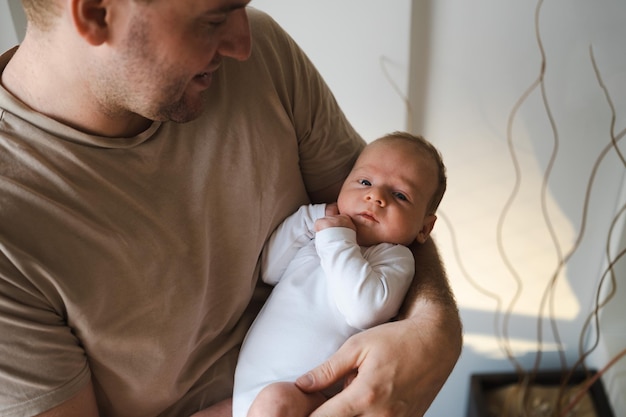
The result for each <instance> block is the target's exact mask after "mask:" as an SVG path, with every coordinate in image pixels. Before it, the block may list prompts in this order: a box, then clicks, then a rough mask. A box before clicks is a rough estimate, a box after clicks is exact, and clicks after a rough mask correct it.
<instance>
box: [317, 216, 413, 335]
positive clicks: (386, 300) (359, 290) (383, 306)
mask: <svg viewBox="0 0 626 417" xmlns="http://www.w3.org/2000/svg"><path fill="white" fill-rule="evenodd" d="M315 245H316V249H317V253H318V255H319V256H320V260H321V265H322V268H323V270H324V272H325V276H326V279H327V280H328V287H329V289H330V293H331V297H332V298H333V300H334V301H335V303H336V305H337V308H338V309H339V311H340V312H341V313H342V314H343V315H344V316H345V318H346V321H347V323H348V324H349V325H350V326H352V327H355V328H357V329H366V328H369V327H372V326H375V325H377V324H381V323H384V322H386V321H388V320H389V319H391V318H393V317H394V316H395V315H396V314H397V313H398V310H399V308H400V306H401V304H402V301H403V300H404V297H405V295H406V292H407V290H408V288H409V286H410V284H411V281H412V279H413V275H414V270H415V262H414V260H413V255H412V254H411V251H410V250H409V249H408V248H407V247H405V246H402V245H393V244H390V243H382V244H379V245H376V246H373V247H370V248H365V249H364V248H361V247H360V246H359V245H358V244H357V243H356V232H355V231H354V230H352V229H349V228H343V227H332V228H328V229H324V230H322V231H320V232H318V233H317V235H316V237H315Z"/></svg>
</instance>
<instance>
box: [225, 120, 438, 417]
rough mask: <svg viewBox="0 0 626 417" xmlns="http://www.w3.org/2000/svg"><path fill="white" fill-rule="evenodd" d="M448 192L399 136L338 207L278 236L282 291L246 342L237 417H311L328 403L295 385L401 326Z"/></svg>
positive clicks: (307, 210)
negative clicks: (391, 324)
mask: <svg viewBox="0 0 626 417" xmlns="http://www.w3.org/2000/svg"><path fill="white" fill-rule="evenodd" d="M445 189H446V174H445V167H444V165H443V162H442V160H441V156H440V154H439V152H438V151H437V150H436V149H435V148H434V147H433V146H432V145H431V144H430V143H429V142H428V141H426V140H425V139H423V138H422V137H419V136H413V135H410V134H408V133H403V132H395V133H392V134H390V135H387V136H384V137H382V138H380V139H378V140H376V141H374V142H372V143H370V144H369V145H368V146H367V147H366V148H365V149H364V150H363V152H362V153H361V155H360V156H359V158H358V160H357V161H356V164H355V166H354V168H353V169H352V171H351V173H350V174H349V176H348V178H347V179H346V181H345V182H344V184H343V186H342V188H341V191H340V193H339V197H338V199H337V203H335V204H329V205H324V204H318V205H307V206H302V207H301V208H300V209H299V210H298V211H297V212H296V213H295V214H293V215H291V216H290V217H288V218H287V219H286V220H285V221H284V222H283V223H282V224H281V225H280V226H279V227H278V228H277V229H276V231H275V232H274V233H273V234H272V236H271V237H270V239H269V241H268V244H267V246H266V248H265V250H264V252H263V255H262V279H263V281H264V282H266V283H268V284H271V285H274V286H275V287H274V289H273V290H272V293H271V295H270V298H269V299H268V301H267V302H266V304H265V305H264V307H263V309H262V310H261V312H260V313H259V315H258V317H257V319H256V320H255V322H254V323H253V324H252V327H251V328H250V330H249V332H248V334H247V336H246V339H245V340H244V343H243V346H242V349H241V353H240V356H239V361H238V365H237V370H236V373H235V387H234V394H233V416H234V417H246V416H248V417H257V416H259V417H261V416H262V417H268V416H290V417H294V416H303V417H305V416H308V415H309V414H310V413H311V412H312V411H313V410H314V409H315V408H317V407H318V406H319V405H320V404H322V403H323V402H324V401H325V400H326V399H327V396H326V395H325V394H323V393H316V394H307V393H304V392H302V391H301V390H299V389H298V387H297V386H296V385H295V384H294V381H295V380H296V379H297V378H298V377H299V376H301V375H302V374H304V373H306V372H307V371H308V370H310V369H311V368H313V367H315V366H317V365H319V364H320V363H322V362H324V361H325V360H326V359H327V358H328V357H329V356H330V355H331V354H333V353H334V352H335V351H336V350H337V349H338V348H339V347H340V346H341V345H342V344H343V343H344V342H345V341H346V340H347V339H348V338H349V337H350V336H351V335H353V334H355V333H357V332H359V331H361V330H363V329H366V328H369V327H372V326H375V325H378V324H381V323H384V322H386V321H388V320H389V319H391V318H393V317H394V316H395V315H396V314H397V312H398V310H399V308H400V305H401V304H402V301H403V299H404V297H405V294H406V291H407V290H408V288H409V286H410V284H411V281H412V278H413V276H414V272H415V271H414V269H415V262H414V259H413V256H412V254H411V251H410V250H409V248H408V247H407V246H410V245H412V244H415V243H418V244H419V243H424V242H425V241H426V240H427V239H428V237H429V235H430V232H431V230H432V229H433V226H434V224H435V220H436V218H437V217H436V216H435V211H436V210H437V207H438V206H439V203H440V201H441V199H442V197H443V194H444V192H445Z"/></svg>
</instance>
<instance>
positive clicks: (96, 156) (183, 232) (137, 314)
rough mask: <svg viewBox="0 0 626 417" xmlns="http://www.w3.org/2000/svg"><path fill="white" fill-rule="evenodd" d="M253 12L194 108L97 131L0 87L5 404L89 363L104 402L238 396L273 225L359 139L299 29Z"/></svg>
mask: <svg viewBox="0 0 626 417" xmlns="http://www.w3.org/2000/svg"><path fill="white" fill-rule="evenodd" d="M249 14H250V22H251V26H252V33H253V51H252V57H251V58H250V59H249V60H248V61H246V62H243V63H242V62H237V61H234V60H227V61H226V62H224V64H223V66H222V68H221V69H220V70H219V72H218V73H217V74H216V77H215V79H214V83H213V85H212V87H211V88H210V89H209V91H208V92H207V105H206V112H205V113H204V114H203V115H202V116H201V117H200V118H199V119H197V120H195V121H193V122H190V123H186V124H176V123H153V124H152V126H151V127H150V128H149V129H148V130H147V131H145V132H143V133H142V134H140V135H138V136H136V137H131V138H116V139H111V138H102V137H95V136H91V135H87V134H85V133H82V132H79V131H76V130H74V129H72V128H69V127H67V126H64V125H63V124H61V123H58V122H56V121H54V120H51V119H49V118H47V117H45V116H43V115H41V114H38V113H34V112H33V111H32V110H30V109H29V108H28V107H27V106H25V105H24V104H23V103H22V102H20V101H19V100H18V99H17V98H15V97H13V96H12V95H10V94H9V93H8V92H7V91H6V90H4V89H3V88H0V415H1V416H25V415H32V414H37V413H39V412H42V411H44V410H47V409H49V408H51V407H53V406H55V405H57V404H60V403H62V402H63V401H65V400H67V399H69V398H70V397H71V396H72V395H73V394H75V393H76V392H77V391H78V390H79V389H80V388H81V387H83V386H84V385H85V384H86V383H87V382H88V381H89V379H90V378H92V379H93V381H94V384H95V390H96V395H97V400H98V404H99V408H100V412H101V414H102V415H103V416H122V415H124V416H156V415H162V416H182V415H188V414H190V413H191V412H194V411H197V410H199V409H202V408H204V407H206V406H207V405H209V404H211V403H213V402H215V401H217V400H220V399H222V398H225V397H227V396H229V395H230V393H231V390H232V378H233V371H234V366H235V362H236V355H237V350H238V348H239V344H240V343H241V341H242V339H243V336H244V334H245V331H246V329H247V327H248V325H249V323H250V321H251V317H250V314H247V315H246V314H244V311H245V310H246V308H247V306H248V303H249V301H250V299H251V297H252V295H253V292H254V288H255V284H256V282H257V276H258V258H259V254H260V253H261V249H262V247H263V244H264V242H265V240H266V239H267V237H268V236H269V234H270V233H271V232H272V230H273V229H274V228H275V227H276V225H278V223H279V222H280V221H281V220H282V219H284V218H285V217H286V216H287V215H289V214H290V213H292V212H293V211H295V210H296V209H297V208H298V207H299V206H300V205H301V204H305V203H307V202H308V197H307V190H308V191H316V190H320V189H323V188H325V187H327V186H330V185H332V184H334V183H336V182H338V181H341V180H342V179H343V178H344V177H345V175H347V173H348V171H349V169H350V167H351V166H352V164H353V162H354V160H355V159H356V156H357V154H358V152H359V151H360V149H361V148H362V146H363V142H362V140H361V139H360V138H359V137H358V135H357V134H356V133H355V132H354V130H353V129H352V128H351V126H350V125H349V124H348V122H347V121H346V120H345V117H344V115H343V114H342V113H341V111H340V110H339V108H338V107H337V104H336V103H335V101H334V99H333V97H332V95H331V93H330V92H329V91H328V89H327V87H326V85H325V84H324V82H323V80H322V79H321V77H320V76H319V75H318V73H317V72H316V71H315V69H314V68H313V66H312V65H311V64H310V62H309V61H308V60H307V58H306V57H305V56H304V54H303V53H302V52H301V51H300V50H299V49H298V48H297V46H296V45H295V44H294V43H293V41H292V40H291V39H290V38H289V37H288V36H287V35H286V34H285V33H284V32H283V31H282V30H281V29H280V28H279V27H278V26H277V25H276V24H275V23H274V22H273V21H272V20H271V19H269V18H267V17H266V16H264V15H263V14H262V13H260V12H257V11H254V10H249ZM11 55H12V53H11V52H9V53H6V54H4V55H3V56H2V57H1V58H0V71H2V69H4V67H5V66H6V63H7V62H8V60H9V59H10V57H11Z"/></svg>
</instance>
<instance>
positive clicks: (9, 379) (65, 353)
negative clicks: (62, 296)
mask: <svg viewBox="0 0 626 417" xmlns="http://www.w3.org/2000/svg"><path fill="white" fill-rule="evenodd" d="M26 259H28V258H27V257H25V258H24V262H20V264H19V265H14V264H12V263H11V261H10V260H9V259H8V258H7V257H6V256H5V255H4V253H3V251H2V250H1V248H0V335H2V336H1V337H0V386H1V387H2V389H0V415H2V416H24V415H35V414H39V413H41V412H43V411H46V410H48V409H50V408H52V407H54V406H56V405H59V404H61V403H63V402H64V401H66V400H67V399H69V398H71V397H72V396H73V395H74V394H76V393H77V392H78V391H79V390H80V389H81V388H82V387H84V386H85V385H86V384H87V383H88V382H89V380H90V377H91V374H90V371H89V367H88V365H87V360H86V357H85V353H84V351H83V349H82V348H81V346H80V344H79V342H78V339H77V338H76V336H75V335H74V334H73V333H72V331H71V329H70V328H69V327H68V326H67V324H66V320H65V319H64V318H63V312H62V311H58V306H55V305H54V304H55V302H54V297H53V296H52V295H51V294H45V292H42V289H41V288H37V287H36V286H35V285H34V284H32V283H31V282H29V281H28V280H27V279H25V277H24V273H27V271H26V270H27V269H29V268H36V267H37V266H36V265H35V264H31V265H28V264H27V262H26ZM44 291H45V290H44Z"/></svg>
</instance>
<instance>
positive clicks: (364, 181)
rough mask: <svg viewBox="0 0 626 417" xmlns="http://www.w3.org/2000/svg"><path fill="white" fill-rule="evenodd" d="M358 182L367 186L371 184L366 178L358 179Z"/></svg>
mask: <svg viewBox="0 0 626 417" xmlns="http://www.w3.org/2000/svg"><path fill="white" fill-rule="evenodd" d="M359 184H361V185H365V186H367V187H369V186H370V185H372V183H371V182H369V181H368V180H359Z"/></svg>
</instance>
